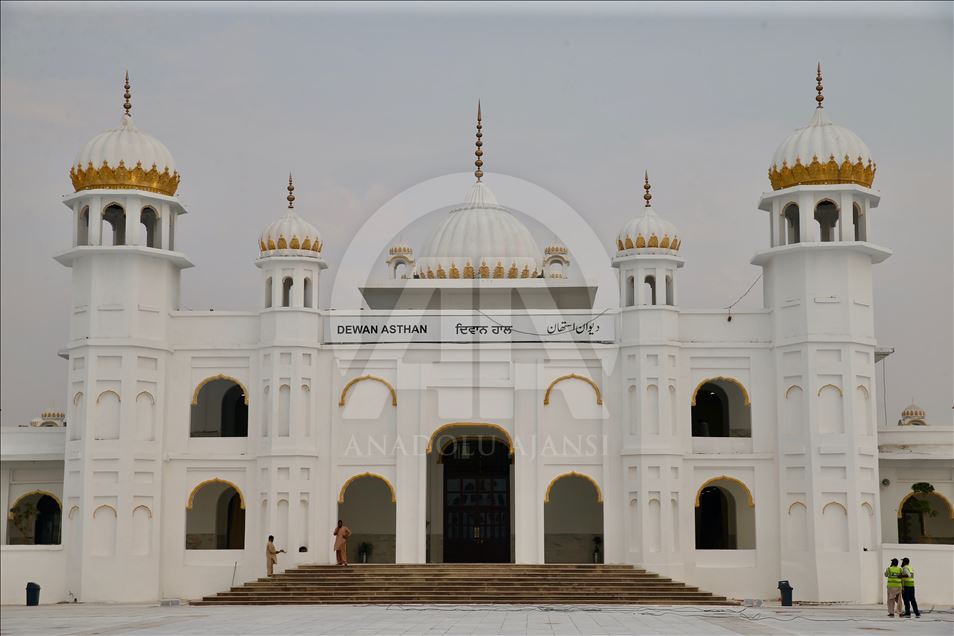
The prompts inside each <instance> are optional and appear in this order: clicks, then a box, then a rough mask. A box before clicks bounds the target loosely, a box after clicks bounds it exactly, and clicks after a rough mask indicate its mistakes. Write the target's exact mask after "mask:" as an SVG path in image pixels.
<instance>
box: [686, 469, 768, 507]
mask: <svg viewBox="0 0 954 636" xmlns="http://www.w3.org/2000/svg"><path fill="white" fill-rule="evenodd" d="M719 481H730V482H732V483H734V484H737V485H738V486H739V488H741V489H742V491H743V492H745V496H746V498H747V499H748V501H747V503H748V505H749V508H754V507H755V500H754V499H753V498H752V491H751V490H749V487H748V486H746V485H745V483H744V482H743V481H742V480H741V479H736V478H735V477H729V476H728V475H719V476H718V477H713V478H712V479H707V480H706V481H705V482H704V483H703V484H702V485H701V486H699V490H697V491H696V502H695V506H696V508H698V507H699V497H700V496H702V491H703V490H705V489H706V488H707V487H709V486H712V485H713V484H715V483H716V482H719Z"/></svg>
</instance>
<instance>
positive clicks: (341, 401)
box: [338, 375, 397, 406]
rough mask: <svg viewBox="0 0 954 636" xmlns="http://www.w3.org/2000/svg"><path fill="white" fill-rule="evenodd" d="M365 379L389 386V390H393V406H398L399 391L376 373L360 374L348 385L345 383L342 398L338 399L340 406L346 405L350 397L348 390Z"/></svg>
mask: <svg viewBox="0 0 954 636" xmlns="http://www.w3.org/2000/svg"><path fill="white" fill-rule="evenodd" d="M364 380H374V381H375V382H380V383H381V384H383V385H384V386H386V387H388V391H390V392H391V406H397V391H395V390H394V385H392V384H391V383H390V382H388V381H387V380H385V379H384V378H379V377H378V376H376V375H359V376H358V377H356V378H352V379H351V380H350V381H349V382H348V383H347V384H346V385H344V388H343V389H341V399H339V400H338V406H344V405H345V402H346V400H347V397H348V390H349V389H351V387H353V386H354V385H355V384H357V383H358V382H363V381H364Z"/></svg>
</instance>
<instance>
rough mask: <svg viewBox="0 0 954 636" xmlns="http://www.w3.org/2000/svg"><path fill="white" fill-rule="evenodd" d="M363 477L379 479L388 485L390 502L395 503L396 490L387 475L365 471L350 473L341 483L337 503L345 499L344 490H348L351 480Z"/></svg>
mask: <svg viewBox="0 0 954 636" xmlns="http://www.w3.org/2000/svg"><path fill="white" fill-rule="evenodd" d="M365 477H371V478H374V479H380V480H381V481H383V482H384V484H385V485H386V486H387V487H388V490H390V491H391V503H397V491H396V490H395V489H394V484H392V483H391V482H390V481H389V480H388V478H387V477H385V476H384V475H379V474H378V473H371V472H365V473H361V474H359V475H352V476H351V477H349V478H348V479H347V480H346V481H345V483H344V484H342V485H341V490H340V491H339V492H338V503H340V504H343V503H344V501H345V492H347V490H348V486H350V485H351V484H352V483H353V482H355V481H358V480H359V479H364V478H365Z"/></svg>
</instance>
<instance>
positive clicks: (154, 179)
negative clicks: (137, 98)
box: [70, 71, 179, 196]
mask: <svg viewBox="0 0 954 636" xmlns="http://www.w3.org/2000/svg"><path fill="white" fill-rule="evenodd" d="M130 88H131V87H130V84H129V72H128V71H127V72H126V78H125V83H124V84H123V119H122V123H121V124H120V126H119V128H117V129H115V130H111V131H107V132H106V133H103V134H102V135H100V136H98V137H97V138H96V139H94V142H95V141H98V140H100V139H101V138H103V137H104V136H105V137H109V139H107V141H109V142H116V143H119V144H121V143H123V142H124V141H126V140H129V143H132V144H137V143H138V144H140V146H139V148H142V145H143V144H145V145H146V147H147V148H148V147H152V149H153V150H155V147H156V146H158V147H160V148H161V149H162V151H163V152H165V153H166V154H167V156H168V150H167V149H166V148H165V146H163V145H162V144H161V143H160V142H159V141H158V140H156V139H154V138H152V137H151V136H149V135H147V134H145V133H143V132H141V131H139V130H138V129H137V128H136V127H135V126H134V125H133V123H132V114H131V111H132V101H131V99H132V93H130ZM125 135H128V136H127V137H125V139H124V136H125ZM91 143H92V142H91ZM101 145H106V144H101ZM97 162H98V160H97ZM70 181H71V182H72V183H73V189H74V190H75V191H76V192H79V191H80V190H94V189H104V190H145V191H147V192H156V193H158V194H165V195H168V196H173V195H175V193H176V190H178V189H179V173H178V172H176V170H175V169H174V168H173V169H171V170H170V166H168V165H166V166H162V167H161V169H160V167H159V166H157V165H156V164H155V163H152V164H151V165H149V166H148V167H145V166H143V164H142V161H136V164H135V165H134V166H128V165H126V161H125V160H124V159H119V160H118V161H115V163H114V164H112V165H111V164H110V162H109V161H108V160H107V159H103V161H102V163H101V164H100V165H94V163H93V161H91V160H90V161H87V162H86V165H85V166H84V165H82V162H80V163H78V164H77V165H74V166H72V167H71V168H70Z"/></svg>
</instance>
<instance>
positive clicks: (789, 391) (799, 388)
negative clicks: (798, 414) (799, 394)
mask: <svg viewBox="0 0 954 636" xmlns="http://www.w3.org/2000/svg"><path fill="white" fill-rule="evenodd" d="M795 389H798V390H799V391H801V390H802V387H800V386H798V385H797V384H793V385H792V386H790V387H788V388H787V389H785V399H786V400H787V399H788V394H789V393H791V392H792V391H794V390H795Z"/></svg>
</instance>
